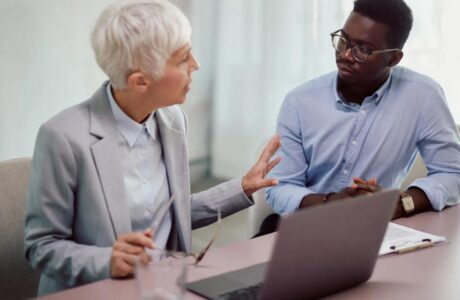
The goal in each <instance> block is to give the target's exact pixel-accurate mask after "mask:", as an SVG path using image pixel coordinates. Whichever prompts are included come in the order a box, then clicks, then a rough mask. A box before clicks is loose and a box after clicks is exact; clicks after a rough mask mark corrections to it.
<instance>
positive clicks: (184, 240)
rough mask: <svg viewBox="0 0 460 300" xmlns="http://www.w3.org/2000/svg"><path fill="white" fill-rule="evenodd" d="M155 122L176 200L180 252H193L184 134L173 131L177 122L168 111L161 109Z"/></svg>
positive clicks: (171, 188) (175, 211) (175, 208)
mask: <svg viewBox="0 0 460 300" xmlns="http://www.w3.org/2000/svg"><path fill="white" fill-rule="evenodd" d="M156 118H157V122H158V128H159V131H160V136H161V142H162V145H163V155H164V158H165V165H166V171H167V174H168V183H169V189H170V192H171V195H174V196H175V200H174V201H175V202H174V204H173V207H174V213H175V221H176V225H177V231H178V235H179V240H180V242H181V248H182V250H186V251H190V245H191V235H190V233H191V224H190V223H191V216H190V185H189V174H188V167H187V166H188V161H187V153H186V149H187V148H186V145H185V134H184V132H182V131H179V130H177V129H175V128H174V127H173V122H174V119H173V116H172V114H171V113H170V112H169V111H168V110H167V109H159V110H158V111H157V112H156Z"/></svg>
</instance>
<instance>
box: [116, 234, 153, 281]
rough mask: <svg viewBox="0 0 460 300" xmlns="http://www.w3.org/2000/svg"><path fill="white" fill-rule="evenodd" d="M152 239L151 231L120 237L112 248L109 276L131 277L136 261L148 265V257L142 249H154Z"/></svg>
mask: <svg viewBox="0 0 460 300" xmlns="http://www.w3.org/2000/svg"><path fill="white" fill-rule="evenodd" d="M152 237H153V232H152V230H151V229H147V230H145V231H144V232H132V233H128V234H123V235H120V236H119V237H118V239H117V240H116V241H115V243H114V244H113V247H112V256H111V258H110V273H111V276H112V277H114V278H116V277H125V276H128V275H131V274H132V273H133V272H134V265H135V264H136V261H138V260H140V261H141V262H142V263H145V264H146V263H148V262H149V261H150V256H149V255H148V254H147V253H145V251H144V248H149V249H153V248H154V247H155V245H154V243H153V241H152Z"/></svg>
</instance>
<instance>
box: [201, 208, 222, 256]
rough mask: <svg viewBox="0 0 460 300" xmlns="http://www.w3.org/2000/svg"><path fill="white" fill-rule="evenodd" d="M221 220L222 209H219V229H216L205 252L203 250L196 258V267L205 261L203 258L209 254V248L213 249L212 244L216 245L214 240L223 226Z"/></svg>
mask: <svg viewBox="0 0 460 300" xmlns="http://www.w3.org/2000/svg"><path fill="white" fill-rule="evenodd" d="M221 220H222V215H221V212H220V208H218V209H217V228H216V231H214V235H213V237H212V239H211V240H210V241H209V243H208V244H207V245H206V247H204V248H203V250H201V251H200V253H199V254H198V255H197V256H196V257H195V259H196V262H195V265H196V264H198V263H199V262H200V261H201V260H202V259H203V257H204V255H205V254H206V252H208V250H209V247H211V245H212V243H214V240H215V239H216V238H217V234H218V233H219V230H220V226H221V224H222V222H221Z"/></svg>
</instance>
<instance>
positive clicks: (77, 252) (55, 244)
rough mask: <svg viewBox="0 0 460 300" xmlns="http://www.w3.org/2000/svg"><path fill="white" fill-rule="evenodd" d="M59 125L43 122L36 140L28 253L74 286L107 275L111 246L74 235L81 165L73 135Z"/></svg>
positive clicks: (46, 271) (36, 263) (37, 265)
mask: <svg viewBox="0 0 460 300" xmlns="http://www.w3.org/2000/svg"><path fill="white" fill-rule="evenodd" d="M56 127H57V126H54V127H53V126H50V125H49V124H48V125H47V124H45V125H43V126H42V127H41V128H40V130H39V133H38V137H37V141H36V145H35V152H34V157H33V163H32V174H31V178H30V183H29V193H28V200H27V201H28V203H27V214H26V221H25V222H26V223H25V241H24V242H25V256H26V258H27V259H28V260H29V262H30V263H31V265H32V266H33V267H34V268H36V269H38V270H40V271H41V272H43V273H44V274H46V275H47V276H48V277H51V278H53V279H55V280H57V281H59V282H61V283H62V284H64V285H66V286H69V287H70V286H76V285H80V284H84V283H89V282H93V281H97V280H101V279H105V278H108V277H109V276H110V256H111V251H112V248H110V247H106V248H101V247H96V246H92V245H82V244H78V243H76V242H75V241H73V240H72V235H73V234H72V233H73V217H74V214H75V213H76V212H75V211H74V202H75V201H76V192H75V191H76V186H77V184H78V168H77V161H76V157H75V155H74V154H73V152H72V147H71V145H70V143H69V140H68V139H66V138H65V136H64V135H63V134H62V133H61V132H59V131H58V130H56ZM95 230H97V228H95Z"/></svg>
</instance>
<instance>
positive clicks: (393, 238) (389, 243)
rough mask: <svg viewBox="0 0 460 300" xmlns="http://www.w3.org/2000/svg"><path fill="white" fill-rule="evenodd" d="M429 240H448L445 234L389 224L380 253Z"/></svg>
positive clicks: (394, 250)
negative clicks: (435, 233)
mask: <svg viewBox="0 0 460 300" xmlns="http://www.w3.org/2000/svg"><path fill="white" fill-rule="evenodd" d="M426 240H429V241H430V242H432V243H434V244H436V243H441V242H445V241H447V239H446V238H445V237H443V236H439V235H434V234H430V233H426V232H423V231H419V230H415V229H412V228H409V227H406V226H402V225H399V224H396V223H390V224H388V228H387V232H386V233H385V237H384V239H383V242H382V245H381V246H380V250H379V255H385V254H390V253H395V252H398V249H401V248H404V247H410V246H416V245H417V244H421V243H424V241H426Z"/></svg>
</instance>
